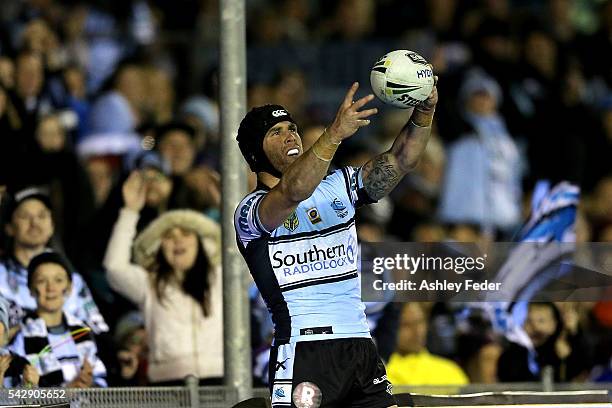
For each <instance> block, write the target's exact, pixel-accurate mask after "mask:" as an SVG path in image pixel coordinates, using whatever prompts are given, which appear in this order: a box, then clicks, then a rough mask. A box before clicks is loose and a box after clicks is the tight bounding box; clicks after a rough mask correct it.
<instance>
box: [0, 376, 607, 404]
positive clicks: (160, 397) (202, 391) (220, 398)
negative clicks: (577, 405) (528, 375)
mask: <svg viewBox="0 0 612 408" xmlns="http://www.w3.org/2000/svg"><path fill="white" fill-rule="evenodd" d="M554 386H555V393H553V394H551V395H549V398H553V399H554V398H556V397H559V403H563V402H564V401H563V398H565V397H564V396H563V393H564V392H565V393H568V394H571V393H572V392H576V391H578V392H582V394H583V395H591V396H592V397H593V398H595V397H597V398H598V401H593V402H602V397H601V396H602V395H608V400H609V392H610V391H612V383H568V384H555V385H554ZM40 390H44V388H41V389H40ZM585 390H589V391H592V393H591V394H587V393H584V391H585ZM598 390H599V391H598ZM9 391H10V390H7V389H4V390H2V391H0V405H22V406H23V405H25V404H40V405H45V404H59V403H67V402H68V403H69V404H70V407H71V408H136V407H138V408H140V407H146V408H231V407H232V406H234V405H235V404H237V403H238V402H239V401H238V393H237V391H236V389H234V388H232V387H223V386H218V387H210V386H207V387H200V386H198V384H197V381H192V382H188V383H187V385H186V386H184V387H125V388H88V389H67V390H66V395H65V396H66V398H8V395H9ZM253 391H254V396H255V397H260V398H268V390H267V389H266V388H256V389H254V390H253ZM542 391H544V390H543V386H542V383H505V384H471V385H466V386H397V387H395V388H394V392H395V394H396V395H399V394H402V395H405V394H412V395H413V396H414V398H415V401H417V400H420V401H427V405H420V404H419V405H417V406H436V405H440V403H441V402H444V401H447V402H448V400H447V399H445V398H444V397H440V396H447V395H455V396H461V395H463V396H465V397H468V398H467V399H469V398H473V397H472V396H470V395H468V394H471V395H474V394H484V393H487V394H491V395H490V396H489V398H490V399H491V400H495V399H496V398H497V399H498V400H499V401H501V400H502V398H505V399H506V400H507V399H508V395H509V394H512V396H513V398H514V397H516V395H521V394H525V395H527V396H529V395H539V394H536V393H538V392H542ZM602 391H603V392H602ZM549 394H550V393H549ZM541 395H546V393H542V394H541ZM467 399H466V401H467ZM438 402H440V403H438ZM584 402H587V401H586V400H585V401H584ZM500 405H501V403H500ZM598 406H599V405H598ZM606 406H608V405H606ZM609 406H610V407H612V404H610V405H609Z"/></svg>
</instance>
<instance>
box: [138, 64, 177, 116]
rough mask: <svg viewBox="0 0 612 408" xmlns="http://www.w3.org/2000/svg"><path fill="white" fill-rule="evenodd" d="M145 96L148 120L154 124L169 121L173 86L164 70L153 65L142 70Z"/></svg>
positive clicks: (172, 100)
mask: <svg viewBox="0 0 612 408" xmlns="http://www.w3.org/2000/svg"><path fill="white" fill-rule="evenodd" d="M142 75H143V77H144V83H145V88H144V89H143V90H146V94H147V98H146V101H145V102H144V103H145V104H146V105H145V106H146V112H147V113H148V114H149V115H150V118H149V120H151V121H152V122H153V123H156V124H162V123H166V122H169V121H170V120H171V119H172V113H173V109H174V88H173V87H172V79H171V78H170V75H168V73H167V72H166V71H164V70H163V69H160V68H156V67H153V66H149V67H145V68H143V70H142Z"/></svg>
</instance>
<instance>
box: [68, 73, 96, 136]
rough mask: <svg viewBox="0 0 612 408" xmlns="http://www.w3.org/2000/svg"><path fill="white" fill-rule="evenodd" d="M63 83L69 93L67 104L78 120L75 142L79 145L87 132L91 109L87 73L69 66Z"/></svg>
mask: <svg viewBox="0 0 612 408" xmlns="http://www.w3.org/2000/svg"><path fill="white" fill-rule="evenodd" d="M63 81H64V84H65V87H66V93H67V101H66V103H67V105H68V107H69V108H70V109H71V110H72V111H73V112H75V113H76V115H77V118H78V129H77V132H76V134H77V137H76V139H75V140H74V142H77V143H78V142H79V141H80V139H81V137H83V136H84V134H85V131H86V130H87V119H88V117H89V111H90V109H91V104H90V103H89V101H88V100H87V89H86V86H87V85H86V83H85V73H84V72H83V70H82V69H81V68H79V67H78V66H76V65H71V66H68V67H66V68H65V69H64V71H63Z"/></svg>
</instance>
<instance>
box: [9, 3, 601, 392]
mask: <svg viewBox="0 0 612 408" xmlns="http://www.w3.org/2000/svg"><path fill="white" fill-rule="evenodd" d="M246 3H247V44H248V47H249V48H248V58H249V60H248V61H249V62H248V78H249V82H248V107H249V108H250V107H252V106H257V105H261V104H263V103H276V104H280V105H282V106H284V107H286V108H287V110H288V111H289V112H291V115H292V117H293V118H294V119H296V121H297V122H298V123H299V125H300V130H299V132H300V135H301V136H302V139H303V141H304V147H305V148H308V147H309V146H311V145H312V143H314V141H315V140H316V138H317V137H318V136H319V135H320V134H321V133H322V131H323V129H324V126H325V124H326V123H329V121H330V116H329V115H332V114H333V112H334V111H335V106H330V103H332V102H330V101H333V103H335V101H336V100H337V99H338V98H337V97H336V96H337V95H338V93H339V92H341V90H343V89H344V88H345V87H346V85H348V84H349V83H351V82H352V81H353V80H355V79H359V80H360V81H361V82H362V89H364V88H366V89H367V88H368V87H367V86H364V84H367V81H368V75H369V70H370V68H371V66H372V64H373V63H374V62H375V60H376V59H377V58H378V57H380V56H381V55H382V54H384V52H386V51H390V50H392V49H411V50H414V51H417V52H419V53H420V54H421V55H423V56H424V57H425V58H426V59H428V60H429V61H430V62H431V63H432V64H433V67H434V71H435V73H436V74H437V75H438V76H439V82H438V90H439V94H440V99H439V100H440V102H439V103H438V109H437V112H436V117H435V122H434V132H433V133H434V135H433V136H432V139H431V141H430V142H429V145H428V147H427V150H426V152H425V154H424V157H423V158H422V160H421V162H420V164H419V166H418V167H417V168H416V169H415V170H414V172H412V173H411V174H409V175H408V176H407V177H406V178H405V180H404V181H403V182H402V183H401V184H400V185H399V186H398V187H397V188H396V190H395V191H394V192H393V193H392V194H391V196H390V197H389V198H387V199H384V200H381V201H380V202H379V203H377V204H375V205H373V206H370V207H366V208H364V209H362V210H361V211H360V212H359V213H358V221H357V227H358V234H359V236H360V239H361V240H362V241H364V242H386V241H411V242H440V241H445V240H454V241H459V242H489V241H510V240H512V238H513V236H514V234H515V232H516V231H517V229H518V228H519V227H520V225H521V223H522V222H523V221H524V220H525V219H527V217H528V215H529V202H530V198H531V196H532V193H533V189H534V186H535V185H536V182H537V181H539V180H543V179H546V180H550V181H551V182H552V183H553V184H554V183H556V182H559V181H569V182H571V183H573V184H575V185H578V186H579V187H580V191H581V196H580V205H579V207H578V212H577V216H576V222H575V229H576V231H575V232H576V234H575V235H576V237H575V239H576V242H611V241H612V1H610V0H606V1H604V0H601V1H597V0H592V1H587V0H540V1H524V0H514V1H512V0H466V1H463V0H462V1H459V0H413V1H410V2H406V1H401V0H378V1H375V0H334V1H316V0H287V1H280V0H251V1H247V2H246ZM218 6H219V5H218V2H216V1H210V0H184V1H181V2H179V3H178V6H177V3H176V2H167V1H162V0H148V1H147V0H130V1H123V2H115V1H110V0H92V1H79V0H4V1H2V2H0V21H1V25H0V194H1V201H2V215H1V224H2V227H1V231H0V234H1V235H2V247H1V250H0V251H1V252H0V255H1V256H2V258H1V262H0V295H1V296H2V298H3V301H2V305H0V318H1V319H0V320H1V322H2V324H1V325H0V332H2V333H3V334H4V336H3V339H2V342H3V343H7V345H6V348H3V349H2V350H4V355H3V356H1V357H0V373H1V376H2V378H4V383H5V385H7V386H10V385H15V384H19V383H21V384H25V383H29V384H40V385H67V384H70V385H71V386H76V387H89V386H106V385H107V384H108V385H110V386H124V385H147V384H176V383H180V382H181V381H182V380H183V378H184V376H185V375H186V374H194V375H196V376H197V377H200V379H201V382H202V383H206V384H220V383H221V382H222V377H223V374H222V361H220V360H219V356H220V355H221V354H222V352H221V349H220V348H219V347H217V345H220V344H221V339H222V332H221V330H222V324H221V323H222V307H221V306H222V305H221V300H220V296H221V285H220V276H221V275H222V271H221V270H220V268H217V266H218V253H216V252H215V251H218V248H217V249H215V245H216V246H217V247H218V242H216V244H215V243H213V241H215V239H217V240H218V231H216V229H218V228H219V227H218V226H217V225H215V224H216V223H218V221H219V217H220V202H221V189H220V180H221V176H220V174H219V163H220V156H221V154H222V152H221V151H220V148H219V110H220V107H219V104H218V102H219V99H218V75H217V74H218V56H217V51H218V48H217V40H218V27H219V18H218ZM339 90H340V91H339ZM379 108H380V113H379V114H378V116H377V117H376V118H374V120H373V124H372V126H371V127H370V128H368V129H367V131H364V132H362V134H361V135H358V136H357V137H355V138H354V139H351V141H350V142H348V143H346V145H343V146H342V147H341V148H340V150H339V152H338V154H337V155H336V157H335V159H334V160H335V162H334V164H335V165H337V166H339V165H353V166H360V165H362V164H364V163H365V162H366V160H368V159H369V158H370V157H372V156H373V155H374V154H376V153H379V152H381V151H383V150H384V149H386V148H388V146H389V143H391V142H392V140H393V137H394V136H395V134H396V133H397V128H398V127H399V126H401V124H402V123H403V121H404V120H405V118H406V112H405V111H401V110H397V109H393V108H389V107H385V106H382V105H379ZM237 171H240V170H239V169H237ZM244 171H245V172H246V166H245V168H244ZM250 176H251V177H250V179H249V180H250V184H251V188H253V187H254V184H253V183H254V178H253V177H252V175H250ZM179 209H190V210H193V212H188V213H186V215H185V217H186V219H187V221H186V220H184V219H182V218H180V217H179V216H178V215H177V214H182V213H176V212H175V210H179ZM162 225H163V226H164V228H166V229H167V230H166V229H162ZM195 225H198V227H195ZM200 225H201V227H200ZM189 228H192V229H193V228H195V229H196V231H195V235H194V234H193V232H191V233H190V232H189V231H191V230H190V229H189ZM168 231H170V232H168ZM200 241H201V242H202V243H201V244H200ZM209 241H210V242H209ZM130 248H133V251H132V252H130V251H129V249H130ZM132 253H133V254H134V257H132V258H131V254H132ZM138 254H140V256H138ZM185 254H193V256H192V258H189V259H190V260H189V259H188V260H187V261H185V263H184V264H183V263H182V262H184V258H183V257H185V256H186V255H185ZM196 254H197V255H196ZM189 256H191V255H189ZM40 257H42V258H44V259H40ZM198 262H199V263H198ZM203 263H205V264H207V265H210V270H209V268H208V267H206V268H205V269H206V274H205V275H202V276H200V275H198V276H200V277H199V278H198V277H197V276H194V275H193V274H191V271H192V270H199V269H197V268H195V266H194V265H196V266H198V265H200V266H201V265H202V264H203ZM175 265H180V267H179V269H180V270H181V271H182V272H183V274H179V276H174V275H172V274H171V273H170V274H169V273H167V269H168V266H171V267H172V268H174V269H175V270H177V269H176V268H177V267H176V266H175ZM172 268H171V269H172ZM66 272H68V274H67V277H66ZM245 273H248V271H247V270H246V268H245ZM215 278H217V279H215ZM190 279H195V280H190ZM148 285H151V289H150V290H148V289H147V287H148ZM193 288H196V289H200V291H199V292H198V290H194V289H193ZM251 289H252V290H251V292H250V295H251V296H250V297H251V311H252V313H251V317H252V318H251V326H252V336H251V338H252V341H251V343H252V344H251V346H252V349H253V360H254V361H253V367H254V378H255V379H256V383H257V384H265V383H266V381H267V378H266V377H267V374H265V373H266V372H267V370H266V366H267V361H266V358H265V356H266V355H267V353H266V351H265V350H267V348H269V342H270V338H271V333H272V332H271V330H272V328H271V322H270V321H269V317H268V315H267V310H266V308H265V305H263V303H262V300H261V298H260V297H259V294H258V293H257V291H256V289H254V288H251ZM164 293H165V295H164ZM203 293H204V295H202V294H203ZM194 305H195V306H194ZM460 306H461V305H457V304H445V303H435V304H431V303H407V304H400V303H384V304H367V309H366V312H367V314H368V318H369V320H370V325H371V329H372V333H373V337H374V338H375V340H376V343H377V346H378V348H379V352H380V354H381V356H382V357H383V358H384V359H385V361H386V362H387V364H388V366H387V370H388V375H389V378H390V380H391V381H392V382H393V383H394V384H395V385H404V384H406V385H417V384H466V383H495V382H499V381H521V382H524V381H537V380H538V379H539V378H540V375H541V372H542V370H541V368H542V367H544V366H547V365H550V366H552V367H553V370H554V378H555V380H556V381H612V347H611V346H612V302H605V301H600V302H558V303H534V304H531V305H530V306H529V309H528V314H527V320H526V322H525V326H524V327H525V331H526V333H527V334H528V335H529V337H530V338H531V341H532V343H533V345H534V347H535V350H536V355H535V357H534V358H531V357H530V356H531V354H530V353H529V352H528V350H526V349H525V348H524V347H523V346H521V345H518V344H515V343H512V342H509V341H507V340H505V339H504V338H503V337H502V336H500V335H499V333H496V332H495V331H494V330H493V327H492V324H491V322H489V321H487V318H486V316H484V317H483V316H478V315H471V316H469V317H467V318H466V317H464V316H463V317H462V314H461V310H462V309H461V307H460ZM67 334H68V336H66V335H67ZM66 337H67V339H68V340H65V338H66ZM194 339H195V340H194ZM181 353H183V354H181ZM189 353H191V354H189ZM181 358H183V359H185V363H184V364H183V363H180V361H181ZM520 362H523V363H520ZM189 364H192V365H191V366H190V365H189ZM534 364H535V365H536V366H537V367H538V368H536V369H534V368H533V365H534ZM32 367H34V368H36V371H35V372H33V371H34V370H33V369H32Z"/></svg>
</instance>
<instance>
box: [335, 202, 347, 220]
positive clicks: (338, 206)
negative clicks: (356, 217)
mask: <svg viewBox="0 0 612 408" xmlns="http://www.w3.org/2000/svg"><path fill="white" fill-rule="evenodd" d="M331 207H332V208H333V209H334V211H335V212H336V215H337V216H338V217H340V218H344V217H346V216H347V215H348V210H347V209H346V206H345V205H344V203H343V202H342V201H340V199H338V198H334V201H332V202H331Z"/></svg>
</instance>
